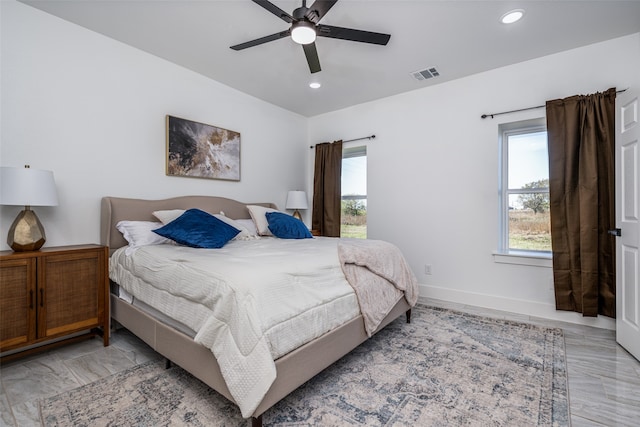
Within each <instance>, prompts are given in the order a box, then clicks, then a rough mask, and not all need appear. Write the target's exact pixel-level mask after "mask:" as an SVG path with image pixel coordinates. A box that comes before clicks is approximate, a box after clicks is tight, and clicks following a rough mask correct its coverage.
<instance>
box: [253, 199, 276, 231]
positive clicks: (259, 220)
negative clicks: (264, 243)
mask: <svg viewBox="0 0 640 427" xmlns="http://www.w3.org/2000/svg"><path fill="white" fill-rule="evenodd" d="M247 209H249V214H251V219H253V222H254V223H255V224H256V228H257V229H258V234H259V235H261V236H273V233H271V230H269V223H268V222H267V217H266V214H267V212H280V211H279V210H277V209H271V208H265V207H264V206H258V205H247Z"/></svg>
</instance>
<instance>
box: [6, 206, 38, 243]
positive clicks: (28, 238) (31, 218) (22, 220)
mask: <svg viewBox="0 0 640 427" xmlns="http://www.w3.org/2000/svg"><path fill="white" fill-rule="evenodd" d="M46 240H47V237H46V236H45V234H44V227H43V226H42V223H40V220H39V219H38V217H37V216H36V213H35V212H34V211H32V210H31V209H29V207H28V206H27V207H25V209H24V210H23V211H21V212H20V213H19V214H18V216H17V217H16V219H15V220H14V221H13V224H11V227H9V236H8V237H7V244H8V245H9V246H10V247H11V249H13V250H14V251H16V252H25V251H37V250H38V249H40V248H41V247H42V245H44V242H45V241H46Z"/></svg>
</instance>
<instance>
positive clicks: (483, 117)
mask: <svg viewBox="0 0 640 427" xmlns="http://www.w3.org/2000/svg"><path fill="white" fill-rule="evenodd" d="M626 90H627V89H622V90H619V91H616V93H622V92H626ZM544 107H546V105H537V106H535V107H528V108H520V109H519V110H511V111H503V112H501V113H493V114H483V115H481V116H480V118H481V119H486V118H487V117H491V118H492V119H493V116H500V115H502V114H510V113H519V112H520V111H528V110H536V109H538V108H544Z"/></svg>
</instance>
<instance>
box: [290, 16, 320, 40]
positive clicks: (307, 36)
mask: <svg viewBox="0 0 640 427" xmlns="http://www.w3.org/2000/svg"><path fill="white" fill-rule="evenodd" d="M291 39H292V40H293V41H294V42H296V43H298V44H310V43H313V42H314V41H316V28H315V25H313V24H312V23H311V22H308V21H297V22H294V23H293V25H292V26H291Z"/></svg>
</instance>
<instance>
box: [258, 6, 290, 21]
mask: <svg viewBox="0 0 640 427" xmlns="http://www.w3.org/2000/svg"><path fill="white" fill-rule="evenodd" d="M253 2H254V3H256V4H258V5H260V6H262V7H264V8H265V9H267V10H268V11H269V12H271V13H273V14H274V15H276V16H277V17H278V18H280V19H282V20H283V21H285V22H288V23H289V24H291V23H292V22H293V17H292V16H291V15H289V14H288V13H287V12H285V11H284V10H282V9H280V8H279V7H278V6H276V5H275V4H273V3H271V2H270V1H267V0H253Z"/></svg>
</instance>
